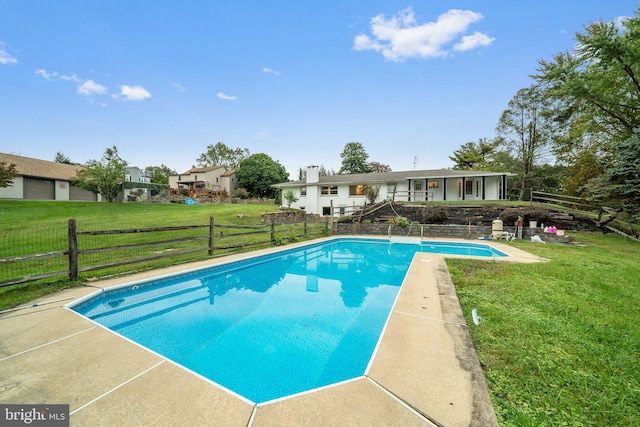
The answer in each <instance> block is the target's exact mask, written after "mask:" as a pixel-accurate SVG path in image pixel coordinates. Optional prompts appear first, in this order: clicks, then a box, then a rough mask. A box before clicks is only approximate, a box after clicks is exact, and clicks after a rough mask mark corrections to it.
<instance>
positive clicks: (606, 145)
mask: <svg viewBox="0 0 640 427" xmlns="http://www.w3.org/2000/svg"><path fill="white" fill-rule="evenodd" d="M575 38H576V40H577V43H576V45H575V48H574V51H573V52H563V53H558V54H556V55H554V56H553V58H552V59H551V60H549V61H546V60H541V61H539V66H538V69H537V74H536V75H535V76H533V77H534V78H535V79H536V80H537V81H538V82H539V83H540V84H542V85H544V86H545V88H546V90H547V94H548V96H549V97H551V98H552V99H553V100H554V101H555V104H556V105H555V108H554V114H555V120H556V124H557V126H558V128H559V129H562V134H561V135H559V137H557V138H555V139H554V141H553V153H554V154H555V155H556V157H557V159H558V160H559V161H560V162H562V163H564V164H565V165H567V166H568V167H569V171H570V173H569V174H568V176H569V181H568V182H567V186H566V189H567V191H568V192H569V193H575V194H579V193H580V191H581V190H584V189H585V187H583V184H584V183H585V182H587V180H589V179H593V178H596V177H598V176H599V175H600V174H602V173H603V171H604V170H603V167H602V165H604V164H606V163H607V162H608V160H607V159H608V158H611V157H615V156H617V155H618V154H617V153H616V152H615V150H616V149H617V145H616V141H624V140H626V139H628V138H629V137H630V136H631V135H632V134H633V132H634V129H636V128H639V127H640V107H639V105H640V6H639V8H638V9H637V10H636V12H635V14H634V16H633V17H630V18H625V19H623V20H617V21H611V22H595V23H591V24H589V25H587V26H586V27H585V29H584V31H583V32H579V33H577V34H576V36H575ZM594 182H595V181H594Z"/></svg>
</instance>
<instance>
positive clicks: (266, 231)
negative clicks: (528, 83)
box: [0, 217, 328, 287]
mask: <svg viewBox="0 0 640 427" xmlns="http://www.w3.org/2000/svg"><path fill="white" fill-rule="evenodd" d="M324 222H326V221H323V223H324ZM318 223H319V222H318ZM301 224H302V225H303V232H302V234H296V230H295V228H294V227H295V226H296V225H298V226H299V225H301ZM282 225H283V226H284V225H285V224H284V223H283V224H282ZM286 225H287V226H291V227H292V228H291V231H290V230H286V231H284V232H283V233H288V234H287V235H288V236H289V237H290V238H294V239H295V238H298V237H303V236H307V233H308V231H309V228H308V224H307V221H306V220H305V221H303V222H300V223H286ZM197 229H207V232H206V233H202V234H200V235H197V234H194V233H193V232H191V233H187V234H190V235H189V236H187V237H178V238H173V239H166V238H164V239H161V240H152V241H147V242H145V243H130V244H122V245H108V244H104V246H100V247H95V248H87V249H81V246H85V247H86V245H79V241H81V240H82V239H85V238H88V237H89V236H94V237H100V236H103V237H104V236H109V235H118V236H124V235H133V234H137V235H139V234H147V233H150V234H151V233H163V234H164V233H166V232H171V231H177V232H188V231H193V230H197ZM225 229H227V230H228V229H233V230H232V231H231V232H226V233H225V232H224V231H223V230H225ZM327 229H328V225H327V224H324V225H323V230H327ZM237 231H239V232H237ZM216 233H218V235H217V236H216ZM276 233H277V230H276V223H275V222H271V223H270V224H264V225H236V224H215V222H214V218H213V217H210V218H209V222H208V223H207V224H198V225H178V226H168V227H150V228H131V229H118V230H95V231H78V225H77V223H76V220H75V219H69V221H68V233H67V235H68V248H67V249H66V250H62V251H51V252H46V253H39V254H30V255H20V256H9V257H4V258H0V268H2V266H7V265H9V264H11V263H20V262H32V263H33V262H35V263H38V261H41V260H45V259H47V258H54V257H67V258H68V269H66V270H59V271H49V272H45V273H42V272H39V273H36V274H23V277H13V278H8V279H7V278H6V277H3V279H2V280H0V287H2V286H9V285H15V284H20V283H26V282H32V281H36V280H42V279H50V278H53V277H58V276H66V275H68V278H69V280H71V281H76V280H78V278H79V274H80V273H82V272H87V271H93V270H99V269H105V268H109V267H118V266H122V265H126V264H133V263H139V262H145V261H153V260H158V259H161V258H169V257H176V256H181V255H189V254H193V253H196V252H204V251H206V252H207V255H208V256H209V257H211V256H213V255H214V249H216V250H229V249H231V250H233V249H238V248H240V249H241V248H245V247H251V246H258V245H268V244H277V243H278V240H277V234H276ZM250 235H268V238H262V239H259V238H258V239H254V238H253V236H252V237H250V238H249V239H245V236H250ZM230 237H236V238H237V239H236V240H239V241H240V242H239V243H234V244H227V245H216V244H217V243H218V242H217V240H218V239H222V238H230ZM198 241H206V245H199V246H198V245H196V246H195V247H194V246H193V243H194V242H195V243H196V244H197V242H198ZM179 246H182V248H179ZM158 247H160V248H161V250H157V251H156V250H154V251H153V252H152V254H151V255H146V256H138V257H134V258H126V257H123V258H122V259H120V257H121V253H123V252H125V251H130V250H139V249H143V248H146V249H150V248H158ZM118 251H119V252H118ZM108 252H114V253H115V255H112V258H114V257H115V258H117V260H109V256H108V255H106V254H107V253H108ZM96 254H98V257H95V256H94V257H93V258H94V259H99V258H100V254H105V256H104V257H102V259H103V260H107V262H101V263H94V264H92V265H84V266H81V263H80V261H79V260H80V257H81V256H83V255H84V256H87V255H96Z"/></svg>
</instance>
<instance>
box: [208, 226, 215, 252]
mask: <svg viewBox="0 0 640 427" xmlns="http://www.w3.org/2000/svg"><path fill="white" fill-rule="evenodd" d="M213 226H214V223H213V217H212V216H210V217H209V256H213V228H214V227H213Z"/></svg>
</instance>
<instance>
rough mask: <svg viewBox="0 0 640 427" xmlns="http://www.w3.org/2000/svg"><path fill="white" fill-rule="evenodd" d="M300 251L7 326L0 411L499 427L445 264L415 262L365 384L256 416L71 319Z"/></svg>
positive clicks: (73, 419)
mask: <svg viewBox="0 0 640 427" xmlns="http://www.w3.org/2000/svg"><path fill="white" fill-rule="evenodd" d="M341 237H345V236H341ZM357 237H361V236H357ZM425 240H426V239H425ZM434 240H436V239H434ZM437 240H439V241H443V240H448V239H437ZM451 241H457V242H461V240H451ZM464 242H469V241H464ZM308 243H309V242H303V243H300V244H299V245H304V244H308ZM481 243H487V244H490V245H492V246H494V247H495V248H496V249H499V250H501V251H503V252H505V253H507V254H509V255H510V256H509V257H508V258H501V259H498V258H494V260H498V261H501V262H503V261H506V262H541V261H545V260H544V259H542V258H539V257H536V256H534V255H531V254H529V253H526V252H524V251H521V250H518V249H516V248H513V247H511V246H509V245H505V244H501V243H497V242H481ZM297 245H298V244H296V245H287V246H284V247H280V248H277V249H265V250H260V251H254V252H252V253H245V254H238V255H231V256H228V257H224V258H222V257H221V258H215V259H211V260H207V261H203V262H197V263H191V264H188V265H181V266H175V267H170V268H165V269H160V270H154V271H149V272H144V273H138V274H133V275H128V276H122V277H116V278H111V279H107V280H100V281H96V282H90V283H87V284H86V285H85V286H80V287H77V288H72V289H67V290H64V291H61V292H57V293H55V294H50V295H47V296H45V297H42V298H39V299H37V300H34V301H32V302H31V303H30V304H29V306H30V307H28V308H24V309H19V310H13V311H9V312H6V313H4V314H0V403H4V404H6V403H17V404H69V407H70V425H71V426H102V425H104V426H113V425H127V426H134V425H141V426H143V425H144V426H146V425H159V426H183V425H194V426H196V425H202V426H205V425H207V426H250V427H261V426H301V425H304V426H323V427H326V426H363V425H370V426H378V425H379V426H447V427H448V426H483V427H484V426H497V425H498V422H497V419H496V416H495V414H494V411H493V407H492V404H491V400H490V398H489V392H488V389H487V385H486V382H485V379H484V374H483V372H482V369H481V367H480V363H479V362H478V358H477V355H476V352H475V349H474V347H473V343H472V342H471V338H470V335H469V331H468V328H469V326H468V325H467V323H466V321H465V319H464V316H463V314H462V311H461V308H460V304H459V302H458V298H457V295H456V292H455V288H454V286H453V283H452V281H451V277H450V275H449V272H448V269H447V266H446V263H445V261H444V256H443V255H439V254H428V253H417V254H416V255H415V258H414V260H413V262H412V264H411V267H410V269H409V271H408V273H407V275H406V277H405V280H404V282H403V285H402V288H401V290H400V294H399V296H398V299H397V301H396V304H395V306H394V308H393V311H392V313H391V314H390V317H389V321H388V323H387V325H386V328H385V331H384V334H383V336H382V339H381V341H380V344H379V346H378V349H377V351H376V353H375V356H374V359H373V362H372V363H371V365H370V368H369V371H368V372H366V373H365V375H364V376H362V377H359V378H356V379H354V380H350V381H347V382H343V383H340V384H337V385H333V386H328V387H324V388H322V389H318V390H315V391H311V392H308V393H303V394H300V395H296V396H292V397H288V398H284V399H280V400H276V401H272V402H267V403H264V404H259V405H254V404H253V403H251V402H249V401H247V400H245V399H243V398H240V397H238V396H237V395H234V394H233V393H230V392H228V391H227V390H225V389H223V388H221V387H219V386H217V385H216V384H214V383H212V382H211V381H209V380H206V379H204V378H202V377H201V376H199V375H197V374H194V373H192V372H191V371H188V370H186V369H184V368H182V367H180V366H178V365H176V364H174V363H173V362H171V361H169V360H167V359H165V358H163V357H162V356H160V355H158V354H156V353H153V352H151V351H148V350H146V349H145V348H143V347H141V346H139V345H137V344H135V343H133V342H131V341H129V340H127V339H124V338H122V337H120V336H119V335H117V334H115V333H112V332H110V331H109V330H107V329H105V328H103V327H101V326H98V325H96V324H95V323H93V322H91V321H89V320H87V319H85V318H83V317H82V316H80V315H78V314H76V313H75V312H72V311H71V310H69V309H67V308H65V305H66V304H69V303H70V302H72V301H74V300H77V299H79V298H82V297H85V296H86V295H88V294H90V293H92V292H94V291H96V289H98V288H108V287H112V286H116V285H120V284H126V283H130V282H134V281H139V280H145V279H148V278H153V277H157V276H162V275H167V274H173V273H177V272H180V271H184V270H187V269H193V268H200V267H203V266H209V265H213V264H216V263H220V262H222V261H226V260H230V259H242V258H247V257H249V256H254V255H258V254H263V253H268V252H273V251H274V250H278V249H290V248H292V247H294V246H297ZM465 258H470V257H465ZM485 259H486V258H485ZM33 304H39V305H37V306H33Z"/></svg>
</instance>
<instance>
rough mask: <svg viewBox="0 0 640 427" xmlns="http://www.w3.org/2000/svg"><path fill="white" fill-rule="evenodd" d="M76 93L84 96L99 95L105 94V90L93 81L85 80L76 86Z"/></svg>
mask: <svg viewBox="0 0 640 427" xmlns="http://www.w3.org/2000/svg"><path fill="white" fill-rule="evenodd" d="M78 93H79V94H80V95H85V96H92V95H101V94H104V93H107V88H106V87H104V86H102V85H101V84H98V83H96V82H94V81H93V80H87V81H86V82H84V83H82V84H81V85H80V86H78Z"/></svg>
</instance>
